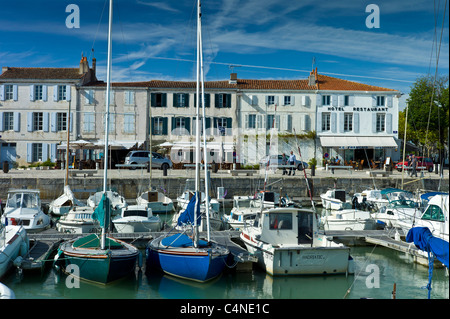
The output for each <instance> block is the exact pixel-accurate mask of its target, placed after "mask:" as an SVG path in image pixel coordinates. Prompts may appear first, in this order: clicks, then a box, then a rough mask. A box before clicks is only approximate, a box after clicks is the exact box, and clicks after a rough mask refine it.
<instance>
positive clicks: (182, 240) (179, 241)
mask: <svg viewBox="0 0 450 319" xmlns="http://www.w3.org/2000/svg"><path fill="white" fill-rule="evenodd" d="M161 244H162V245H164V246H171V247H193V246H194V242H193V241H192V238H191V237H189V236H188V235H186V234H175V235H172V236H169V237H166V238H164V239H163V240H161ZM206 246H208V243H207V242H206V241H204V240H199V241H198V247H206Z"/></svg>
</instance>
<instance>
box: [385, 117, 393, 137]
mask: <svg viewBox="0 0 450 319" xmlns="http://www.w3.org/2000/svg"><path fill="white" fill-rule="evenodd" d="M386 133H387V134H392V114H391V113H386Z"/></svg>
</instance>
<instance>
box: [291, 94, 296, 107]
mask: <svg viewBox="0 0 450 319" xmlns="http://www.w3.org/2000/svg"><path fill="white" fill-rule="evenodd" d="M291 105H295V96H293V95H291Z"/></svg>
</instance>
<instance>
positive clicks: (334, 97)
mask: <svg viewBox="0 0 450 319" xmlns="http://www.w3.org/2000/svg"><path fill="white" fill-rule="evenodd" d="M331 105H332V106H338V96H337V95H332V96H331Z"/></svg>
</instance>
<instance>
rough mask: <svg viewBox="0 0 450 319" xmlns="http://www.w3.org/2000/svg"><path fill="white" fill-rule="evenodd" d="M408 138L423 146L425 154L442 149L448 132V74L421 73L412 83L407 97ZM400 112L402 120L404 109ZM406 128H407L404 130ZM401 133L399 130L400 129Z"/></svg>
mask: <svg viewBox="0 0 450 319" xmlns="http://www.w3.org/2000/svg"><path fill="white" fill-rule="evenodd" d="M408 108H409V110H408V127H407V141H411V142H413V143H414V144H416V145H418V146H420V147H421V148H422V149H423V151H424V153H425V154H424V155H427V156H428V155H430V154H431V153H433V152H438V151H439V152H440V151H442V150H443V149H444V146H443V145H444V143H445V141H446V139H447V136H448V127H449V118H448V116H449V98H448V76H441V77H438V78H437V79H436V81H434V78H430V77H425V76H424V77H420V78H418V79H417V80H416V82H415V83H414V84H413V86H412V87H411V92H410V94H409V98H408ZM402 113H403V114H402V115H401V116H399V130H400V129H401V128H403V129H404V126H402V127H401V124H400V121H401V119H403V123H404V115H405V113H404V112H402ZM403 132H404V131H403ZM399 133H400V132H399Z"/></svg>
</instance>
